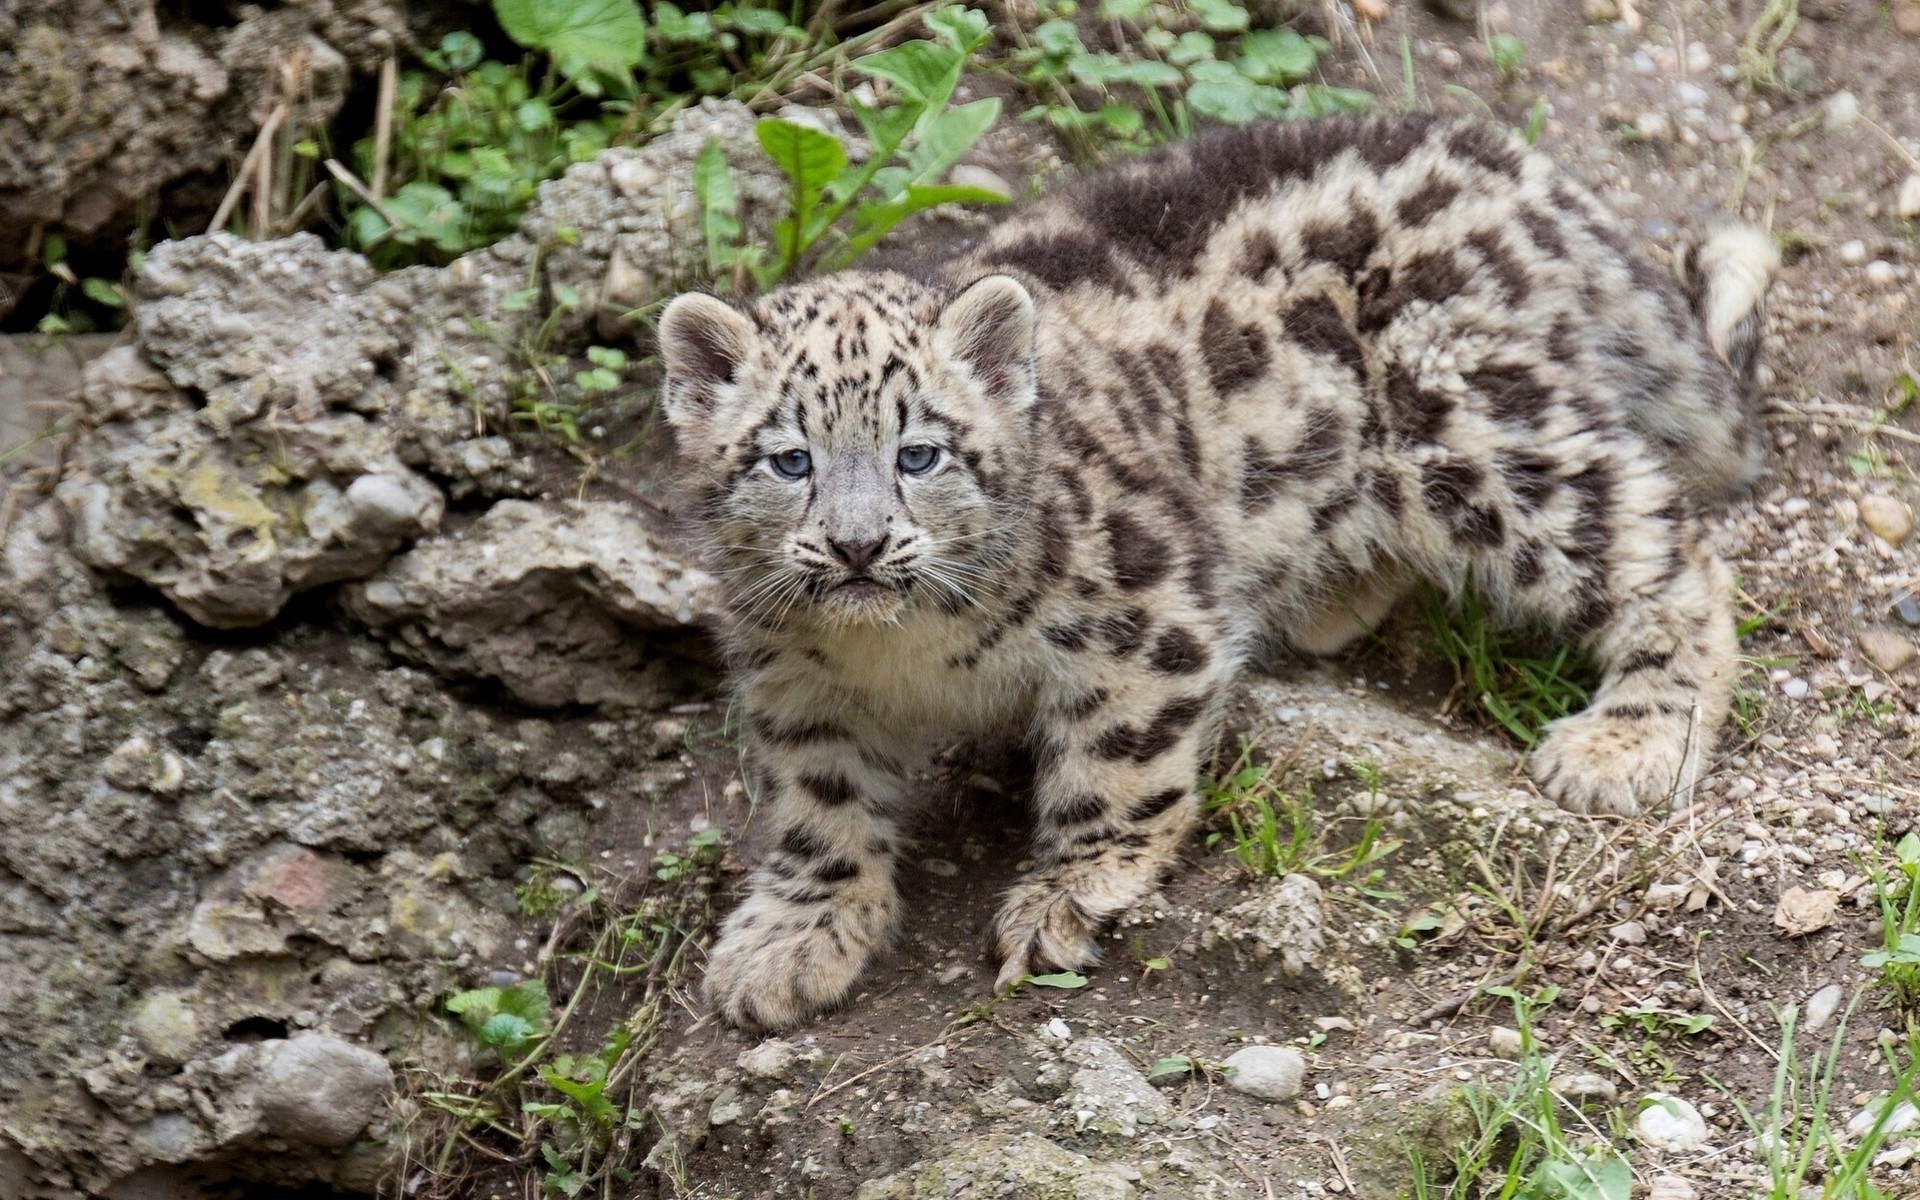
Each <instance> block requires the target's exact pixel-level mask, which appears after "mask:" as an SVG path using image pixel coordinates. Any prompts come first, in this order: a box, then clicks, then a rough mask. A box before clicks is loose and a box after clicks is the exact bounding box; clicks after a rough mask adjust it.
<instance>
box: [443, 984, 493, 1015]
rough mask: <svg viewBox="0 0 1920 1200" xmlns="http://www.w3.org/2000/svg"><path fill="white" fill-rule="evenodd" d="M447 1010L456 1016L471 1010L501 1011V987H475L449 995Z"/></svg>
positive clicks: (484, 1011) (483, 1011)
mask: <svg viewBox="0 0 1920 1200" xmlns="http://www.w3.org/2000/svg"><path fill="white" fill-rule="evenodd" d="M447 1011H448V1012H450V1013H453V1014H454V1015H455V1016H459V1015H461V1014H464V1013H469V1012H482V1013H496V1012H499V1011H500V989H499V988H497V987H489V988H475V989H474V990H473V991H470V992H458V993H455V994H454V995H452V996H449V997H447Z"/></svg>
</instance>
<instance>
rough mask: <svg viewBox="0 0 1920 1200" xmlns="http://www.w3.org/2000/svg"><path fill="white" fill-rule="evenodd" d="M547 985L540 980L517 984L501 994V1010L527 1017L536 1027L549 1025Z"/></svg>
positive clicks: (503, 990)
mask: <svg viewBox="0 0 1920 1200" xmlns="http://www.w3.org/2000/svg"><path fill="white" fill-rule="evenodd" d="M548 1005H549V1001H548V999H547V985H546V984H544V983H542V982H541V981H539V980H538V979H529V980H526V981H524V982H522V983H516V984H514V985H513V986H512V987H510V988H504V989H502V990H501V992H500V1000H499V1009H500V1011H501V1012H508V1013H515V1014H517V1015H519V1016H522V1017H525V1018H526V1019H527V1020H529V1021H531V1022H533V1024H535V1025H536V1026H542V1027H544V1026H545V1025H546V1023H547V1009H548Z"/></svg>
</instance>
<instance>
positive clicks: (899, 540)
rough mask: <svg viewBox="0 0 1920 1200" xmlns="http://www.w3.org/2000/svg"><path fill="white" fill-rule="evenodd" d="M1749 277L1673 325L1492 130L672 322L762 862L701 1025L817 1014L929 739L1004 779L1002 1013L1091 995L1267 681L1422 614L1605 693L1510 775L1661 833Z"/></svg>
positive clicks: (895, 835)
mask: <svg viewBox="0 0 1920 1200" xmlns="http://www.w3.org/2000/svg"><path fill="white" fill-rule="evenodd" d="M1775 261H1776V260H1775V254H1774V250H1773V247H1772V243H1771V242H1770V241H1769V240H1768V239H1766V238H1764V237H1763V236H1761V235H1759V234H1758V233H1756V232H1754V231H1752V230H1748V229H1744V228H1739V227H1732V228H1728V229H1723V230H1722V231H1720V232H1719V233H1716V234H1715V235H1713V236H1712V237H1710V238H1709V239H1708V240H1707V241H1706V242H1705V243H1704V244H1703V245H1701V246H1700V247H1698V248H1697V249H1696V250H1695V251H1694V252H1692V253H1690V254H1689V255H1687V256H1686V257H1685V262H1684V267H1685V271H1684V272H1683V282H1684V286H1685V290H1684V291H1682V290H1681V289H1678V288H1676V287H1675V286H1674V285H1673V284H1672V283H1671V282H1670V281H1669V279H1668V277H1667V276H1666V274H1665V273H1663V272H1661V271H1658V270H1656V269H1655V268H1654V267H1653V266H1651V265H1650V264H1649V263H1648V262H1647V261H1646V260H1645V259H1643V258H1642V257H1641V256H1640V255H1639V254H1638V253H1636V252H1635V250H1634V249H1633V247H1632V246H1630V245H1629V244H1628V241H1627V239H1626V238H1625V237H1624V236H1623V235H1622V233H1621V232H1620V229H1619V226H1618V225H1617V224H1616V222H1615V221H1614V220H1613V219H1612V218H1611V217H1610V216H1609V215H1608V214H1607V213H1606V212H1605V211H1604V210H1603V209H1602V208H1601V206H1600V205H1599V204H1598V203H1597V202H1596V201H1595V200H1594V199H1593V198H1592V197H1591V196H1590V195H1588V194H1587V193H1586V192H1585V191H1584V190H1583V189H1581V188H1580V187H1578V186H1576V185H1575V184H1573V183H1572V182H1571V181H1569V180H1568V179H1567V178H1565V177H1564V176H1562V175H1560V174H1558V173H1557V172H1556V171H1555V170H1554V169H1553V168H1552V167H1551V166H1550V165H1549V164H1548V162H1547V161H1546V160H1544V159H1543V158H1541V157H1539V156H1537V155H1534V154H1531V153H1528V152H1526V151H1525V150H1524V149H1522V148H1521V147H1519V146H1517V145H1514V144H1511V143H1510V141H1509V140H1508V139H1506V138H1505V137H1504V136H1503V135H1500V134H1497V133H1493V132H1490V131H1488V130H1486V129H1483V128H1479V127H1475V126H1470V125H1455V124H1448V123H1444V122H1437V121H1434V120H1431V119H1423V118H1406V119H1388V120H1367V121H1362V120H1325V121H1319V122H1308V123H1298V124H1287V125H1268V126H1260V127H1253V128H1247V129H1239V130H1231V131H1223V132H1218V133H1213V134H1208V135H1204V136H1202V137H1199V138H1195V139H1194V140H1192V141H1191V142H1188V143H1186V144H1183V145H1177V146H1174V147H1172V148H1169V149H1167V150H1164V151H1162V152H1160V153H1158V154H1155V155H1152V156H1149V157H1146V158H1143V159H1140V160H1137V161H1134V162H1131V163H1128V164H1127V165H1124V166H1121V167H1117V168H1114V169H1112V170H1110V171H1107V172H1105V173H1103V174H1100V175H1097V176H1094V177H1092V178H1090V179H1087V180H1085V181H1083V182H1081V183H1079V184H1077V185H1075V186H1072V187H1069V188H1067V189H1065V190H1064V191H1062V192H1061V193H1059V194H1058V195H1055V196H1053V197H1052V198H1050V199H1048V200H1045V201H1043V202H1041V203H1038V204H1036V205H1034V206H1032V207H1030V208H1028V209H1026V210H1025V211H1024V212H1022V213H1019V214H1017V215H1015V216H1014V217H1012V218H1011V219H1010V220H1008V221H1007V222H1006V223H1004V224H1002V225H1000V226H999V227H997V228H996V229H995V230H994V231H993V232H992V233H991V234H990V235H989V236H988V237H987V238H986V239H985V241H984V242H983V244H981V245H980V246H979V247H977V248H976V249H974V250H972V251H971V252H969V253H967V254H966V255H965V256H964V257H961V258H958V259H956V260H954V261H951V262H946V263H944V264H936V265H934V266H932V267H931V268H929V269H928V270H927V272H926V278H923V279H913V278H908V277H906V276H903V275H899V274H893V273H884V272H859V271H853V272H846V273H842V274H838V275H834V276H831V277H828V278H823V279H817V280H813V281H811V282H807V283H801V284H796V285H793V286H791V287H787V288H784V289H782V290H780V291H777V292H775V293H773V294H771V295H769V296H767V297H765V298H763V299H761V300H759V301H757V302H754V303H753V304H751V305H748V306H745V307H741V308H736V307H733V306H730V305H728V304H725V303H722V302H721V301H719V300H717V299H715V298H713V297H710V296H705V295H686V296H682V297H680V298H679V299H677V300H675V301H674V303H673V304H672V305H671V306H670V307H669V308H668V309H667V310H666V312H665V313H664V315H663V316H662V318H661V322H660V345H661V349H662V352H663V355H664V358H665V361H666V368H667V379H666V384H665V390H664V394H663V403H664V406H665V410H666V413H667V416H668V418H669V419H670V421H671V422H672V425H673V427H674V429H675V431H676V435H677V438H678V442H679V446H680V453H681V457H682V461H683V464H684V471H685V473H686V475H687V477H688V481H689V484H690V487H691V494H692V497H693V499H694V502H695V504H696V505H697V516H698V519H699V521H700V522H701V523H702V529H703V532H704V535H705V538H706V541H707V543H708V545H709V547H710V552H711V556H712V558H713V561H714V565H715V567H716V569H717V570H718V571H720V572H721V573H722V574H723V576H724V578H725V579H726V580H727V582H728V589H729V604H730V608H731V617H730V624H729V629H728V638H729V646H730V653H731V659H732V664H733V671H734V674H735V684H736V687H737V689H738V703H739V705H740V708H741V710H742V711H743V712H744V713H745V714H746V717H747V724H748V728H749V729H750V731H751V732H750V738H751V745H750V747H749V761H750V763H751V768H752V782H753V785H754V789H755V795H756V797H757V800H758V802H759V804H760V805H762V806H763V807H764V808H765V809H766V812H767V817H766V819H767V820H768V821H769V822H770V823H771V826H772V835H773V837H774V839H775V845H774V848H773V849H772V850H771V852H770V853H769V854H768V855H767V857H766V860H765V862H764V863H763V864H762V865H761V866H760V868H759V870H758V872H757V873H756V874H755V875H754V877H753V881H752V885H751V893H750V894H749V895H748V897H747V898H746V900H745V902H744V903H743V904H741V905H740V907H739V908H738V910H736V911H735V912H734V913H733V914H732V916H731V917H730V918H729V919H728V920H727V921H726V923H725V926H724V928H723V929H722V931H721V935H720V938H719V941H718V943H717V944H716V945H715V946H714V948H713V951H712V955H711V959H710V962H709V966H708V970H707V991H708V994H709V996H710V997H711V999H712V1000H713V1002H714V1004H715V1005H716V1007H717V1008H718V1009H719V1011H720V1013H721V1014H722V1015H723V1016H724V1017H725V1018H726V1019H727V1020H729V1021H731V1022H733V1023H735V1024H737V1025H740V1026H743V1027H747V1028H751V1029H767V1028H779V1027H783V1026H790V1025H793V1024H794V1023H796V1022H799V1021H802V1020H804V1019H805V1018H807V1017H808V1016H810V1015H812V1014H814V1013H817V1012H819V1011H820V1010H822V1009H825V1008H827V1007H829V1006H832V1005H834V1004H835V1003H837V1002H839V1001H840V1000H842V999H843V998H844V997H845V996H846V995H847V994H848V992H849V989H850V988H851V987H852V985H853V984H854V981H855V980H856V979H857V978H858V976H859V974H860V971H861V969H862V968H863V966H864V965H865V964H866V962H867V960H868V958H869V957H870V956H871V955H872V954H873V953H874V951H875V950H876V948H878V947H879V946H880V945H881V944H882V943H883V942H884V941H885V939H886V938H887V936H888V933H889V931H890V929H891V928H892V926H893V925H894V923H895V918H896V916H897V915H898V913H899V910H900V907H901V897H900V893H899V890H898V888H897V886H896V884H895V882H894V864H895V859H896V857H897V855H898V854H899V852H900V850H901V848H902V844H903V841H904V839H905V836H906V834H905V827H906V823H907V821H908V820H909V816H910V805H911V801H912V799H913V795H912V793H913V790H914V787H913V783H912V779H913V774H912V773H913V771H914V770H915V768H916V765H917V764H918V763H920V761H921V760H922V758H923V756H924V755H925V754H926V752H927V751H928V750H929V749H931V748H933V747H936V746H938V745H939V744H941V741H942V740H943V739H947V738H950V737H952V736H953V735H957V734H972V735H979V734H989V733H1000V734H1004V735H1006V736H1008V737H1011V738H1017V739H1020V740H1022V741H1024V742H1025V743H1026V745H1028V746H1029V747H1030V748H1031V750H1032V752H1033V756H1034V759H1035V764H1036V781H1035V785H1034V796H1033V808H1034V816H1035V823H1036V826H1037V829H1036V832H1035V834H1034V842H1035V851H1034V856H1033V857H1034V861H1035V864H1036V865H1035V866H1034V867H1033V869H1032V871H1031V872H1029V874H1028V875H1027V876H1026V877H1025V878H1024V879H1023V880H1022V881H1020V882H1019V884H1018V885H1017V886H1015V887H1014V888H1013V889H1012V891H1011V892H1010V893H1009V894H1008V895H1007V897H1006V899H1005V903H1004V905H1003V907H1002V908H1001V910H1000V913H999V916H998V918H997V919H996V921H995V923H994V927H993V939H994V943H995V946H996V949H997V951H998V954H999V956H1000V960H1001V963H1002V968H1001V972H1000V980H1001V982H1002V983H1004V982H1006V981H1008V980H1012V979H1015V978H1018V977H1019V976H1021V975H1023V974H1026V973H1027V972H1029V971H1038V970H1042V969H1046V968H1076V967H1083V966H1086V965H1088V964H1089V963H1091V962H1093V961H1094V959H1095V958H1096V957H1097V950H1096V946H1095V940H1094V939H1095V937H1096V936H1097V935H1098V934H1099V932H1100V931H1101V928H1102V926H1103V924H1104V923H1106V922H1108V921H1110V920H1111V919H1112V918H1113V917H1114V916H1116V915H1117V914H1119V913H1120V912H1121V911H1123V910H1124V909H1126V908H1127V907H1128V906H1129V905H1131V904H1133V903H1134V902H1135V901H1137V900H1139V899H1141V898H1142V897H1143V896H1145V895H1147V894H1149V893H1150V892H1151V890H1152V889H1153V888H1154V887H1155V886H1156V885H1157V883H1158V878H1159V876H1160V875H1161V874H1162V873H1163V872H1164V871H1166V870H1167V869H1168V868H1169V867H1170V866H1171V865H1172V864H1173V863H1174V860H1175V857H1176V855H1177V854H1178V852H1179V849H1180V845H1181V840H1182V837H1183V836H1184V835H1185V833H1186V832H1187V830H1188V829H1189V827H1190V826H1191V824H1192V823H1193V821H1194V816H1195V807H1196V805H1195V799H1194V782H1195V778H1196V775H1197V774H1198V772H1199V770H1200V767H1201V762H1202V758H1203V756H1204V755H1205V754H1206V753H1207V752H1208V751H1209V749H1210V747H1211V744H1212V742H1213V738H1214V736H1215V731H1214V728H1213V725H1214V719H1215V717H1216V714H1217V712H1218V710H1219V708H1220V705H1221V702H1222V700H1223V699H1224V697H1225V696H1226V695H1227V693H1228V691H1229V685H1230V683H1231V681H1232V680H1233V678H1234V675H1235V673H1236V672H1237V671H1238V670H1239V669H1240V668H1241V666H1242V665H1243V664H1244V663H1246V662H1247V661H1248V659H1249V657H1250V655H1251V654H1252V653H1253V652H1254V651H1255V650H1256V649H1257V647H1258V646H1259V645H1260V644H1261V642H1262V640H1263V639H1271V638H1279V639H1284V640H1287V641H1290V642H1291V643H1292V644H1293V645H1294V646H1296V647H1297V648H1300V649H1303V650H1307V651H1313V652H1324V651H1329V650H1333V649H1336V648H1337V647H1338V646H1340V645H1342V644H1344V642H1345V641H1346V640H1348V639H1350V638H1351V637H1353V636H1355V635H1356V634H1358V633H1359V632H1361V631H1362V630H1364V629H1365V628H1366V627H1367V626H1369V625H1371V624H1372V623H1374V622H1376V621H1377V620H1378V619H1379V618H1380V617H1381V616H1382V615H1384V613H1385V612H1386V610H1387V609H1388V608H1389V607H1390V606H1391V605H1392V603H1393V602H1394V600H1395V598H1396V597H1397V596H1399V595H1400V593H1401V592H1402V591H1403V589H1404V588H1406V587H1407V586H1409V585H1410V583H1411V582H1412V581H1413V580H1415V579H1418V578H1425V579H1431V580H1435V581H1437V582H1438V583H1440V584H1441V585H1442V586H1443V587H1446V588H1448V589H1453V590H1456V591H1457V590H1458V589H1461V588H1464V587H1467V586H1469V585H1471V586H1472V587H1473V588H1475V589H1476V590H1477V591H1478V593H1479V594H1480V595H1481V596H1482V597H1483V598H1484V599H1485V601H1486V602H1487V604H1488V606H1489V609H1490V610H1491V611H1492V612H1494V613H1496V614H1498V615H1499V616H1500V617H1502V618H1504V619H1508V620H1511V621H1516V622H1519V621H1526V622H1536V623H1545V624H1547V625H1549V626H1551V627H1553V628H1556V629H1559V630H1561V631H1563V632H1564V633H1565V635H1566V636H1567V637H1568V638H1570V639H1573V640H1576V641H1577V642H1578V643H1579V644H1580V645H1582V646H1584V647H1585V648H1586V649H1587V650H1588V651H1589V652H1590V653H1591V654H1592V655H1593V657H1594V658H1595V659H1596V660H1597V661H1598V663H1599V665H1600V666H1601V668H1602V670H1603V672H1604V682H1603V683H1602V685H1601V687H1600V689H1599V691H1598V693H1597V694H1596V695H1595V697H1594V700H1593V704H1592V706H1591V707H1590V708H1588V709H1587V710H1586V711H1585V712H1582V713H1579V714H1577V715H1575V716H1571V717H1568V718H1566V719H1564V720H1562V721H1558V722H1556V723H1555V724H1554V726H1553V727H1552V728H1551V729H1550V730H1549V732H1548V734H1547V736H1546V738H1545V739H1544V741H1543V742H1542V743H1541V744H1540V746H1539V748H1538V749H1537V750H1536V751H1535V752H1534V754H1533V757H1532V760H1531V769H1532V772H1533V776H1534V778H1535V779H1536V780H1537V781H1538V783H1539V785H1540V787H1541V789H1542V790H1543V791H1544V792H1545V793H1546V794H1547V795H1549V796H1551V797H1553V798H1554V799H1556V800H1557V801H1559V802H1560V803H1561V804H1563V805H1565V806H1566V807H1568V808H1571V809H1575V810H1578V811H1588V812H1606V813H1626V812H1632V811H1634V810H1635V809H1636V808H1638V807H1639V806H1642V805H1647V804H1653V803H1658V802H1661V801H1663V800H1664V799H1666V798H1668V797H1670V796H1672V795H1674V794H1675V793H1676V792H1684V791H1685V789H1686V788H1687V787H1688V786H1689V785H1690V784H1691V782H1692V780H1693V777H1694V773H1695V771H1696V764H1697V763H1698V761H1699V759H1700V757H1701V755H1702V753H1703V752H1704V751H1705V750H1707V749H1708V748H1709V746H1710V744H1711V741H1712V737H1713V733H1714V730H1715V727H1716V726H1718V725H1719V723H1720V721H1721V718H1722V716H1723V715H1724V713H1725V711H1726V708H1727V705H1728V701H1729V688H1730V685H1731V683H1732V679H1733V669H1734V654H1735V642H1734V626H1733V621H1732V618H1731V615H1730V611H1729V604H1730V600H1729V580H1728V576H1727V573H1726V570H1725V568H1724V567H1723V566H1722V565H1721V564H1720V562H1719V561H1718V560H1717V559H1716V558H1715V557H1714V555H1713V554H1712V552H1711V551H1710V550H1709V549H1708V548H1707V546H1706V545H1705V544H1704V543H1703V542H1702V540H1701V536H1700V532H1699V530H1698V527H1697V525H1696V522H1695V519H1694V517H1693V515H1692V513H1693V507H1692V506H1693V503H1694V501H1695V500H1697V499H1700V498H1703V497H1708V496H1711V495H1713V494H1715V493H1721V492H1725V491H1728V490H1730V489H1733V488H1735V487H1738V486H1740V485H1742V484H1744V483H1745V482H1746V481H1748V480H1749V479H1750V478H1751V476H1752V474H1753V472H1754V471H1755V470H1756V468H1757V464H1758V461H1759V454H1760V450H1759V448H1758V446H1757V445H1756V443H1755V441H1754V435H1755V432H1756V430H1757V427H1758V423H1757V421H1756V420H1755V418H1754V414H1753V412H1752V410H1751V407H1750V399H1749V395H1748V392H1749V390H1750V389H1749V388H1748V383H1749V382H1750V371H1751V366H1752V355H1753V349H1754V344H1755V340H1756V336H1757V328H1758V311H1759V305H1760V303H1761V300H1762V298H1763V295H1764V293H1765V291H1766V288H1767V285H1768V281H1769V279H1770V276H1771V274H1772V271H1773V269H1774V267H1775Z"/></svg>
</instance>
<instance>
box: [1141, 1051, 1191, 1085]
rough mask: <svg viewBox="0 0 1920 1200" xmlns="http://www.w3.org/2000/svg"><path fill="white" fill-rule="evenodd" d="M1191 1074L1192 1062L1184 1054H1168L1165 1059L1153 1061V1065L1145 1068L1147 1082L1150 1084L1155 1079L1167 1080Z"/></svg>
mask: <svg viewBox="0 0 1920 1200" xmlns="http://www.w3.org/2000/svg"><path fill="white" fill-rule="evenodd" d="M1191 1074H1193V1060H1192V1059H1191V1058H1188V1057H1187V1056H1186V1055H1184V1054H1170V1055H1168V1056H1167V1057H1165V1058H1157V1059H1155V1060H1154V1061H1153V1065H1152V1066H1151V1067H1148V1068H1147V1082H1148V1083H1152V1082H1153V1081H1154V1080H1156V1079H1169V1078H1174V1077H1178V1076H1185V1075H1191Z"/></svg>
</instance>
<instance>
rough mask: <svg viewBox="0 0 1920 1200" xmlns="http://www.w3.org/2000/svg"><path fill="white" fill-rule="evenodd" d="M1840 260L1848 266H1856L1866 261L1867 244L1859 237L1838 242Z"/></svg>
mask: <svg viewBox="0 0 1920 1200" xmlns="http://www.w3.org/2000/svg"><path fill="white" fill-rule="evenodd" d="M1840 261H1841V262H1843V263H1845V264H1847V265H1848V266H1850V267H1857V266H1859V265H1860V264H1861V263H1863V262H1866V261H1867V244H1866V243H1865V242H1863V241H1861V240H1860V239H1859V238H1854V239H1853V240H1852V241H1850V242H1842V243H1840Z"/></svg>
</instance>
